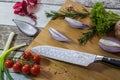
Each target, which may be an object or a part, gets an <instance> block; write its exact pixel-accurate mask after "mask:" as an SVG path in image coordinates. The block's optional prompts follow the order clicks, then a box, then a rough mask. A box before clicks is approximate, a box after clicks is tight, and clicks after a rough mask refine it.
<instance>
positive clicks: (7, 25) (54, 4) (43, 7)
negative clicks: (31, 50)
mask: <svg viewBox="0 0 120 80" xmlns="http://www.w3.org/2000/svg"><path fill="white" fill-rule="evenodd" d="M17 1H22V0H0V51H2V50H3V48H4V47H3V46H4V45H5V43H6V41H7V38H8V36H9V33H10V32H11V31H13V32H15V33H16V37H15V39H14V41H13V45H16V44H21V43H23V42H26V43H27V44H28V45H29V44H30V43H31V42H32V41H33V39H34V38H35V37H28V36H26V35H24V34H23V33H21V32H20V31H19V30H18V28H17V27H16V25H15V24H14V23H13V22H12V19H14V18H15V19H20V20H25V21H28V22H30V23H32V20H30V19H29V18H27V17H21V16H18V15H15V14H14V13H13V8H12V7H13V5H14V4H15V3H16V2H17ZM65 1H66V0H41V1H40V3H39V4H40V10H39V11H38V12H37V13H36V15H37V16H38V20H37V23H38V24H37V25H36V27H39V28H44V27H45V26H46V24H47V23H48V22H49V21H50V19H48V18H46V16H45V11H48V12H49V11H51V10H55V11H57V10H58V9H60V7H61V6H62V4H63V3H64V2H65ZM73 1H75V2H79V3H81V4H83V5H85V6H87V7H90V8H91V7H92V6H93V4H94V3H95V2H97V1H100V2H104V5H105V7H106V9H110V10H112V11H114V12H116V13H118V14H119V13H120V0H73ZM24 49H25V48H23V49H20V50H18V52H21V51H23V50H24ZM93 80H94V79H93Z"/></svg>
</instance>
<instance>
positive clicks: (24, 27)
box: [13, 19, 38, 37]
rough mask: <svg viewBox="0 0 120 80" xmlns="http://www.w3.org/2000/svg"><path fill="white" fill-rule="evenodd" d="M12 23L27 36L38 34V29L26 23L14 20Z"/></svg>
mask: <svg viewBox="0 0 120 80" xmlns="http://www.w3.org/2000/svg"><path fill="white" fill-rule="evenodd" d="M13 22H14V23H15V24H16V25H17V28H18V29H19V30H20V31H21V32H23V33H24V34H25V35H27V36H30V37H32V36H35V35H36V34H37V33H38V29H37V28H36V27H34V25H32V24H30V23H28V22H25V21H21V20H16V19H13Z"/></svg>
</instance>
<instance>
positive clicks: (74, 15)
mask: <svg viewBox="0 0 120 80" xmlns="http://www.w3.org/2000/svg"><path fill="white" fill-rule="evenodd" d="M45 14H46V16H47V17H48V18H49V17H51V18H52V19H53V20H55V19H57V18H63V19H64V18H65V17H71V18H86V17H88V16H89V15H90V13H89V12H88V11H87V10H86V9H85V8H83V12H78V11H76V10H71V11H67V12H66V11H65V10H62V11H60V12H56V11H51V12H50V13H49V12H46V13H45Z"/></svg>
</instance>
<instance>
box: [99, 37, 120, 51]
mask: <svg viewBox="0 0 120 80" xmlns="http://www.w3.org/2000/svg"><path fill="white" fill-rule="evenodd" d="M99 46H100V47H101V48H102V49H103V50H105V51H108V52H114V53H117V52H120V41H119V40H117V39H116V38H113V37H102V38H101V39H100V40H99Z"/></svg>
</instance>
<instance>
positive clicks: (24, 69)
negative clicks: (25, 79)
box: [22, 64, 30, 74]
mask: <svg viewBox="0 0 120 80" xmlns="http://www.w3.org/2000/svg"><path fill="white" fill-rule="evenodd" d="M22 73H23V74H28V73H30V65H29V64H25V65H24V66H23V67H22Z"/></svg>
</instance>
